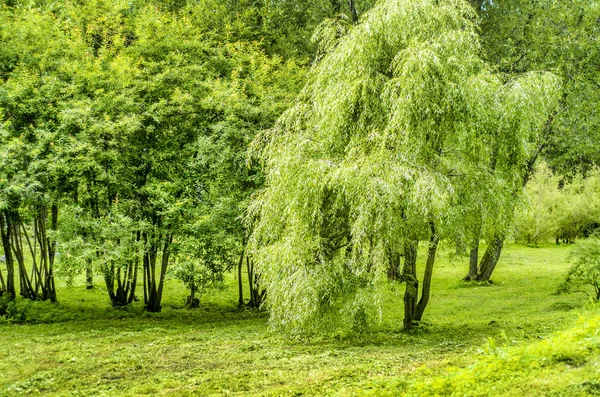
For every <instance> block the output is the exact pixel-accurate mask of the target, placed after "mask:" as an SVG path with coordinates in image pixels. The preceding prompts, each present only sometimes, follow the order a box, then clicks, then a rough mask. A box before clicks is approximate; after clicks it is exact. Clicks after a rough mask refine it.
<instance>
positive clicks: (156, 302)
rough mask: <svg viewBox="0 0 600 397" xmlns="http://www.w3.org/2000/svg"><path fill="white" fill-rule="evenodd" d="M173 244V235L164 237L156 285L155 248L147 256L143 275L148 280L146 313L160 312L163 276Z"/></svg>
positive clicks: (169, 234)
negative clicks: (146, 266)
mask: <svg viewBox="0 0 600 397" xmlns="http://www.w3.org/2000/svg"><path fill="white" fill-rule="evenodd" d="M172 242H173V234H172V233H168V234H167V235H166V236H165V240H164V244H163V249H162V258H161V267H160V274H159V279H158V284H157V283H156V256H157V250H156V246H154V248H151V252H150V255H149V260H148V261H147V262H148V265H149V266H148V270H147V272H146V273H145V274H147V276H148V280H147V282H146V286H147V288H148V293H147V296H148V301H147V303H146V311H149V312H155V313H158V312H160V311H161V309H162V306H161V302H162V293H163V287H164V283H165V276H166V273H167V267H168V265H169V255H170V249H171V243H172Z"/></svg>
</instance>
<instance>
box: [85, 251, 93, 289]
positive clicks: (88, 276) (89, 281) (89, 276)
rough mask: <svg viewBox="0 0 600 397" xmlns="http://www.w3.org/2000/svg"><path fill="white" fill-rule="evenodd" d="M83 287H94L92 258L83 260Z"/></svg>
mask: <svg viewBox="0 0 600 397" xmlns="http://www.w3.org/2000/svg"><path fill="white" fill-rule="evenodd" d="M85 263H86V264H85V288H86V289H92V288H94V269H93V267H92V258H86V260H85Z"/></svg>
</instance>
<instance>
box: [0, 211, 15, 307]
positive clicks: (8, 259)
mask: <svg viewBox="0 0 600 397" xmlns="http://www.w3.org/2000/svg"><path fill="white" fill-rule="evenodd" d="M10 232H11V230H10V227H9V220H8V215H7V214H6V213H0V236H1V237H2V248H3V249H4V259H5V264H6V287H5V288H4V291H5V292H6V293H7V294H8V295H10V296H11V297H12V298H15V296H16V290H15V265H14V259H13V254H12V249H11V245H10V240H11V236H10Z"/></svg>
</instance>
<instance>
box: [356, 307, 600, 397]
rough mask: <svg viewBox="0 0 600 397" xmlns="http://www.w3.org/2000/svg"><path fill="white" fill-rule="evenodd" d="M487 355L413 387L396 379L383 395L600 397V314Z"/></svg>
mask: <svg viewBox="0 0 600 397" xmlns="http://www.w3.org/2000/svg"><path fill="white" fill-rule="evenodd" d="M484 350H485V356H484V357H483V358H482V359H480V360H478V361H477V362H476V363H475V364H473V365H472V366H470V367H467V368H464V369H457V368H452V369H450V370H449V373H448V374H447V375H445V376H441V377H436V378H433V379H431V378H429V379H422V380H418V381H416V382H414V383H412V384H409V383H408V382H406V381H401V380H398V381H397V383H396V384H388V387H386V388H385V389H383V390H381V389H379V390H370V391H364V394H363V393H360V394H363V395H379V396H392V395H393V396H398V395H403V396H420V397H424V396H492V395H502V396H539V395H545V396H566V395H568V396H589V395H598V396H600V315H599V314H598V310H595V311H594V313H593V314H589V316H586V317H582V318H580V319H579V321H578V322H577V324H576V325H575V326H574V327H573V328H571V329H569V330H566V331H562V332H558V333H556V334H553V335H552V336H550V337H549V338H547V339H544V340H541V341H539V342H535V343H529V344H526V345H523V346H513V347H507V348H499V347H497V346H496V343H495V341H494V340H492V339H490V340H489V341H488V343H487V345H486V347H485V349H484Z"/></svg>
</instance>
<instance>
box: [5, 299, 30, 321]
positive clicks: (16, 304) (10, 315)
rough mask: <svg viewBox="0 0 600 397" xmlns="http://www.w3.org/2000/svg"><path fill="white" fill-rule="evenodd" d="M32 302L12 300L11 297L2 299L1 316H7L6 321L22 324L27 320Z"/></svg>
mask: <svg viewBox="0 0 600 397" xmlns="http://www.w3.org/2000/svg"><path fill="white" fill-rule="evenodd" d="M30 305H31V302H30V301H28V300H24V299H19V300H16V299H12V298H11V297H10V295H4V296H2V297H0V316H6V319H8V320H10V321H12V322H16V323H21V322H24V321H25V320H27V317H28V312H29V308H30Z"/></svg>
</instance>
